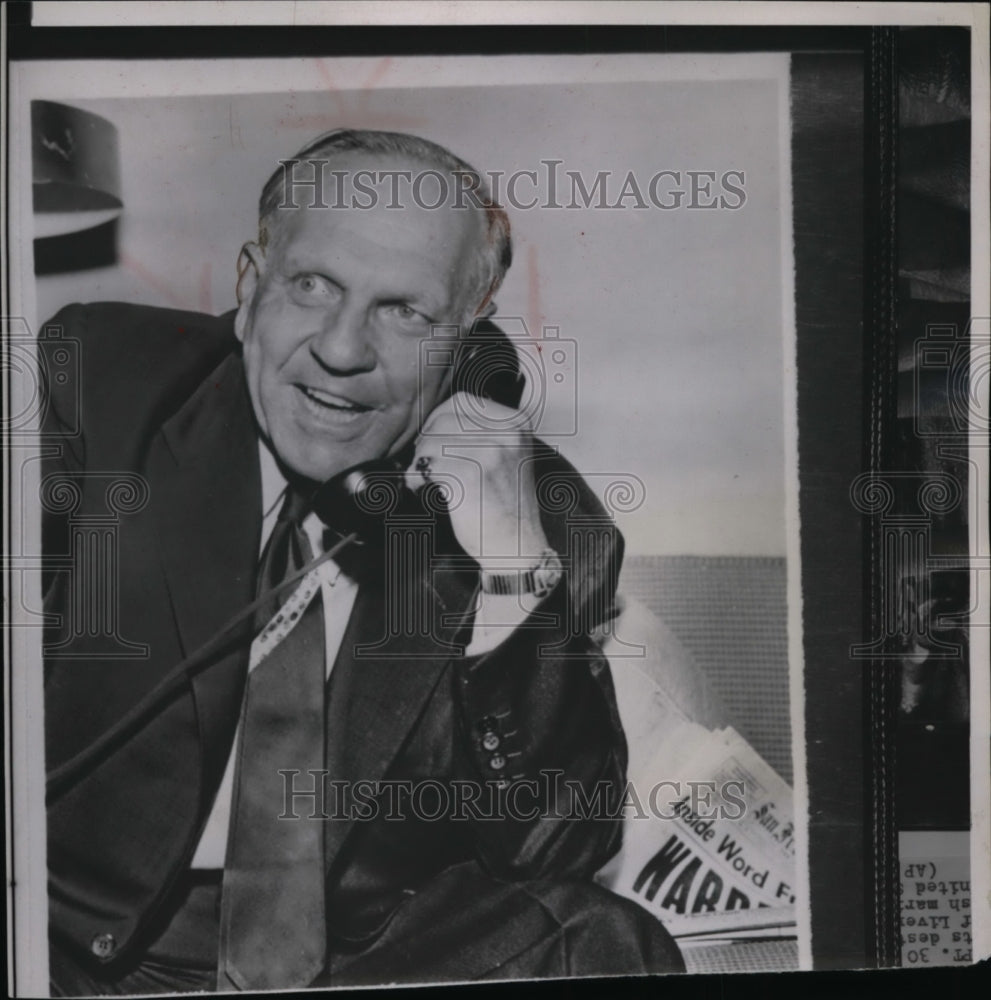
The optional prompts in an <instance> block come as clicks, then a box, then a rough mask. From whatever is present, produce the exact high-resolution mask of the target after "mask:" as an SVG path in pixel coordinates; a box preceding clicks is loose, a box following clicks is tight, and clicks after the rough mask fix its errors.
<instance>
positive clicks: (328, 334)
mask: <svg viewBox="0 0 991 1000" xmlns="http://www.w3.org/2000/svg"><path fill="white" fill-rule="evenodd" d="M310 351H311V353H312V354H313V356H314V357H315V358H316V359H317V361H319V362H320V364H321V365H322V366H323V367H324V368H326V369H327V370H328V371H331V372H334V373H340V374H352V373H354V372H362V371H371V369H372V368H374V367H375V349H374V345H373V344H372V329H371V324H370V323H369V321H368V314H367V312H366V310H365V309H364V308H362V307H359V306H357V305H355V306H352V307H347V306H345V307H344V308H342V309H339V310H336V311H334V312H332V313H330V314H329V315H328V316H327V317H326V318H325V319H324V322H323V325H322V327H321V328H320V330H319V331H318V332H317V333H315V334H314V335H313V337H312V338H311V340H310Z"/></svg>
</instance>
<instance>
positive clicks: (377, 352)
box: [236, 155, 480, 482]
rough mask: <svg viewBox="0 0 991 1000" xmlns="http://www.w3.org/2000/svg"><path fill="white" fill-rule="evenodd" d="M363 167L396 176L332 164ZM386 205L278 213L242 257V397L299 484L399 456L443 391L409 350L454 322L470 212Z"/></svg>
mask: <svg viewBox="0 0 991 1000" xmlns="http://www.w3.org/2000/svg"><path fill="white" fill-rule="evenodd" d="M363 167H370V168H373V169H374V168H376V167H378V168H389V167H395V168H398V169H402V168H404V167H405V168H406V169H408V168H409V165H408V164H403V163H398V164H393V163H391V162H390V161H389V160H388V159H384V158H370V157H367V156H358V155H349V156H347V157H340V158H339V159H337V160H335V161H334V163H333V168H334V169H335V170H347V169H351V170H357V169H361V168H363ZM296 200H297V201H300V202H303V201H304V199H303V198H300V197H299V196H298V195H297V199H296ZM324 200H325V201H326V202H327V203H328V204H333V203H334V202H333V200H332V198H331V196H329V195H328V196H325V199H324ZM387 204H388V199H387V198H385V197H383V198H380V199H379V200H378V204H377V205H376V206H375V207H373V208H371V209H367V210H366V209H353V208H352V209H330V208H327V209H316V208H311V209H299V210H295V211H289V212H287V213H286V214H285V218H283V219H282V220H281V221H280V223H279V224H278V226H277V227H276V228H275V231H274V232H273V233H272V239H271V242H270V245H269V247H268V249H267V251H266V252H265V253H264V254H262V253H261V251H260V250H259V249H258V248H257V247H253V248H251V249H248V248H246V252H247V253H248V254H249V256H250V258H251V262H252V263H251V264H250V265H248V270H247V271H246V272H245V274H244V278H243V280H242V283H241V286H240V288H239V296H240V306H239V309H238V314H237V321H236V329H237V333H238V336H239V338H240V339H241V341H242V342H243V344H244V365H245V371H246V374H247V381H248V390H249V393H250V395H251V401H252V405H253V406H254V411H255V416H256V419H257V421H258V424H259V426H260V428H261V431H262V433H263V434H264V435H265V437H266V438H267V439H268V441H269V442H270V444H271V445H272V447H273V449H274V451H275V453H276V455H277V456H278V457H279V459H280V460H281V461H282V463H283V464H284V465H285V466H286V467H288V468H289V469H290V470H291V471H293V472H295V473H296V474H297V475H299V476H303V477H305V478H306V479H310V480H314V481H321V482H322V481H323V480H325V479H328V478H330V477H331V476H333V475H335V474H336V473H338V472H340V471H342V470H343V469H346V468H349V467H350V466H353V465H356V464H358V463H360V462H365V461H368V460H370V459H374V458H381V457H383V456H385V455H389V454H394V453H395V452H397V451H399V450H400V449H401V448H402V447H403V445H405V444H406V443H407V442H408V441H410V440H411V439H412V438H413V436H414V435H415V434H416V432H417V429H418V426H417V425H418V423H419V421H420V420H421V419H422V418H423V417H425V416H426V415H427V414H428V413H429V412H430V411H431V410H432V409H433V408H434V407H435V406H436V405H437V403H439V402H440V401H441V399H442V398H443V396H444V395H445V393H446V391H447V381H448V373H447V372H446V371H444V370H442V369H438V368H433V367H427V368H425V369H424V370H423V371H421V368H420V342H421V341H422V340H423V338H424V337H429V336H430V330H431V325H432V324H435V323H456V322H458V321H460V320H461V319H462V318H463V308H464V304H465V303H464V292H465V289H464V287H463V276H464V274H465V271H466V267H465V263H466V261H467V260H470V258H471V254H472V253H474V252H475V251H476V248H477V245H478V244H477V242H476V241H477V240H478V239H479V234H480V220H479V217H478V213H476V212H474V211H468V210H464V209H461V210H458V209H453V208H448V207H444V208H440V209H437V210H434V211H431V210H428V209H424V208H419V207H416V206H415V205H412V204H410V205H407V206H405V207H403V208H401V209H399V208H391V209H390V208H387V207H385V206H386V205H387Z"/></svg>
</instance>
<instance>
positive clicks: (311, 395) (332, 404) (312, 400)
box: [296, 384, 374, 420]
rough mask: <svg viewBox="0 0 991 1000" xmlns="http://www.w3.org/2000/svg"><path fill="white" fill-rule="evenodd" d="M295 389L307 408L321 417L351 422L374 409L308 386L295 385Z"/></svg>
mask: <svg viewBox="0 0 991 1000" xmlns="http://www.w3.org/2000/svg"><path fill="white" fill-rule="evenodd" d="M296 388H297V389H298V390H299V391H300V393H301V395H302V397H303V399H304V400H305V401H306V403H307V405H308V408H309V409H310V410H311V411H312V412H314V413H316V414H318V415H319V416H321V417H330V418H332V419H342V418H343V419H345V420H353V419H355V418H357V417H359V416H360V415H361V414H362V413H370V412H371V411H372V410H373V409H374V407H371V406H365V405H364V404H363V403H356V402H354V401H353V400H350V399H346V398H345V397H343V396H336V395H334V394H333V393H331V392H324V391H323V390H322V389H314V388H313V387H312V386H309V385H300V384H297V385H296Z"/></svg>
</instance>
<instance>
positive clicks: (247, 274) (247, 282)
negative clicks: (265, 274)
mask: <svg viewBox="0 0 991 1000" xmlns="http://www.w3.org/2000/svg"><path fill="white" fill-rule="evenodd" d="M264 269H265V253H264V251H263V250H262V248H261V247H260V246H259V245H258V244H257V243H245V244H244V246H243V247H241V252H240V253H239V254H238V255H237V285H236V286H235V289H234V291H235V294H236V295H237V315H236V316H235V317H234V332H235V334H237V339H238V340H242V341H243V340H244V333H245V329H246V327H247V322H248V312H249V310H250V308H251V301H252V299H253V298H254V297H255V289H256V288H257V287H258V279H259V278H260V277H261V274H262V271H263V270H264Z"/></svg>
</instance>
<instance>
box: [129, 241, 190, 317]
mask: <svg viewBox="0 0 991 1000" xmlns="http://www.w3.org/2000/svg"><path fill="white" fill-rule="evenodd" d="M120 266H121V267H122V268H124V270H125V271H130V272H131V273H132V274H135V275H137V276H138V277H139V278H140V279H141V280H142V281H143V282H144V283H145V284H146V285H150V286H151V287H152V288H154V289H155V291H156V292H158V293H159V295H164V296H165V298H166V299H168V300H169V301H170V302H171V303H173V304H174V305H178V306H188V300H187V299H185V298H183V296H181V295H176V293H175V292H174V291H173V290H172V289H171V288H170V287H169V286H168V285H167V284H166V283H165V282H164V281H162V280H161V279H159V278H158V277H156V276H155V275H154V274H152V272H151V271H149V270H148V268H146V267H145V266H144V264H142V263H141V262H140V261H137V260H135V259H134V258H133V257H131V256H129V255H128V254H125V253H122V254H121V255H120Z"/></svg>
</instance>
